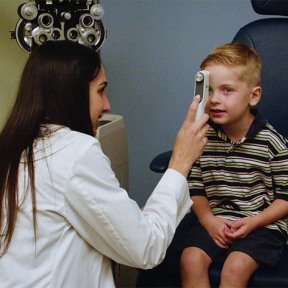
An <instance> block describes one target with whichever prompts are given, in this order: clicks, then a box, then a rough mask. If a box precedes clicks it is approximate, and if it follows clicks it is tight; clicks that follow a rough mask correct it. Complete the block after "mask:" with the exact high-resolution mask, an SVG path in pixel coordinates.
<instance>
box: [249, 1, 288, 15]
mask: <svg viewBox="0 0 288 288" xmlns="http://www.w3.org/2000/svg"><path fill="white" fill-rule="evenodd" d="M251 4H252V6H253V9H254V11H255V12H256V13H258V14H261V15H281V16H288V1H287V0H251Z"/></svg>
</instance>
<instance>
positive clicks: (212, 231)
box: [203, 215, 233, 249]
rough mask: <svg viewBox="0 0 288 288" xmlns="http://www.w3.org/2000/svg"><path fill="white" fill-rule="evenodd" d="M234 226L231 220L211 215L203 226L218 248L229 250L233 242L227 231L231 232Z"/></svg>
mask: <svg viewBox="0 0 288 288" xmlns="http://www.w3.org/2000/svg"><path fill="white" fill-rule="evenodd" d="M232 224H233V222H232V221H230V220H227V219H223V218H220V217H217V216H214V215H211V216H210V217H209V219H206V221H205V225H203V226H204V227H205V229H206V230H207V232H208V233H209V235H210V237H211V238H212V239H213V241H214V242H215V244H216V245H217V246H219V247H220V248H225V249H227V248H228V247H229V246H230V245H231V244H232V240H231V239H230V238H229V237H227V235H226V233H225V231H230V230H231V225H232Z"/></svg>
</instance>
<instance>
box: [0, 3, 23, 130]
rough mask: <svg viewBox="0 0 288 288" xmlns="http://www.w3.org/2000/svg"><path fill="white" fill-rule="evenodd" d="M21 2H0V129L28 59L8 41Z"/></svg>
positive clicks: (14, 43)
mask: <svg viewBox="0 0 288 288" xmlns="http://www.w3.org/2000/svg"><path fill="white" fill-rule="evenodd" d="M24 2H25V1H23V0H13V1H11V0H0V19H1V25H0V37H1V38H0V87H1V89H0V128H1V127H2V126H3V123H4V121H5V119H6V117H7V115H8V112H9V110H10V108H11V105H12V104H13V103H14V99H15V94H16V91H17V87H18V82H19V78H20V75H21V72H22V69H23V67H24V64H25V61H26V59H27V57H28V55H27V54H26V53H24V52H23V51H22V50H21V49H20V48H19V46H18V45H17V44H16V41H15V40H12V39H9V38H10V33H9V31H13V30H15V25H16V23H17V21H18V19H19V17H18V14H17V8H18V6H19V5H20V4H21V3H24Z"/></svg>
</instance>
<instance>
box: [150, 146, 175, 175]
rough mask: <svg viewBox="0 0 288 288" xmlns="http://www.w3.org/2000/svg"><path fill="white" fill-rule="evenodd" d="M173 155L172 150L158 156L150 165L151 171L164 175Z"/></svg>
mask: <svg viewBox="0 0 288 288" xmlns="http://www.w3.org/2000/svg"><path fill="white" fill-rule="evenodd" d="M171 155H172V150H170V151H167V152H164V153H161V154H159V155H157V156H156V157H155V158H154V159H153V160H152V161H151V163H150V166H149V167H150V169H151V170H152V171H153V172H156V173H164V172H165V171H166V170H167V168H168V164H169V161H170V158H171Z"/></svg>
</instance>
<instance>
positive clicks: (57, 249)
mask: <svg viewBox="0 0 288 288" xmlns="http://www.w3.org/2000/svg"><path fill="white" fill-rule="evenodd" d="M56 128H57V127H56ZM58 128H59V127H58ZM54 129H55V126H54ZM35 152H36V154H35V159H36V162H35V166H36V175H35V177H36V178H35V184H36V192H37V209H38V213H37V224H38V228H37V241H36V243H35V242H34V238H33V237H34V235H33V225H32V222H31V215H32V212H31V200H30V199H31V198H30V192H29V193H28V194H27V196H26V197H24V190H25V189H24V188H23V185H24V184H23V183H24V182H25V180H24V179H27V173H26V171H24V169H23V166H22V167H21V169H20V171H21V172H20V178H19V187H20V193H21V196H20V198H21V199H22V200H23V205H22V208H21V210H20V211H19V214H18V219H17V225H16V228H15V232H14V236H13V239H12V242H11V245H10V247H9V249H8V251H7V253H6V254H5V255H4V256H3V257H2V258H1V259H0V287H1V288H3V287H5V288H18V287H19V288H20V287H21V288H24V287H27V288H34V287H35V288H41V287H45V288H46V287H50V288H58V287H62V288H65V287H67V288H74V287H75V288H76V287H77V288H79V287H81V288H88V287H100V288H102V287H103V288H109V287H114V286H115V284H114V282H113V276H112V271H111V260H110V259H113V260H114V261H116V262H118V263H121V264H125V265H129V266H133V267H138V268H144V269H145V268H151V267H154V266H155V265H157V264H159V263H160V262H161V261H162V260H163V258H164V256H165V251H166V249H167V247H168V245H169V244H170V242H171V240H172V237H173V235H174V232H175V229H176V226H177V224H178V223H179V222H180V221H181V219H182V218H183V217H184V215H185V214H186V213H187V211H188V210H189V209H190V207H191V204H192V203H191V200H190V197H189V192H188V187H187V182H186V179H185V177H183V176H182V175H181V174H180V173H178V172H176V171H175V170H172V169H168V170H167V171H166V173H165V174H164V175H163V177H162V179H161V181H160V183H159V184H158V185H157V187H156V188H155V190H154V192H153V193H152V195H151V197H150V198H149V200H148V202H147V204H146V206H145V208H144V210H143V211H141V210H140V209H139V207H138V205H137V203H136V202H135V201H133V200H131V199H130V198H129V197H128V195H127V192H126V191H125V190H123V189H122V188H120V187H119V183H118V181H117V179H116V178H115V175H114V173H113V172H112V170H111V167H110V161H109V159H108V158H107V157H106V156H105V155H104V154H103V152H102V150H101V147H100V144H99V142H98V140H97V139H95V138H94V137H91V136H87V135H85V134H82V133H78V132H73V131H71V130H70V129H68V128H61V129H58V130H57V131H56V132H53V133H52V135H51V136H50V137H47V138H46V139H45V141H38V143H37V145H36V147H35ZM26 182H27V181H26Z"/></svg>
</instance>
